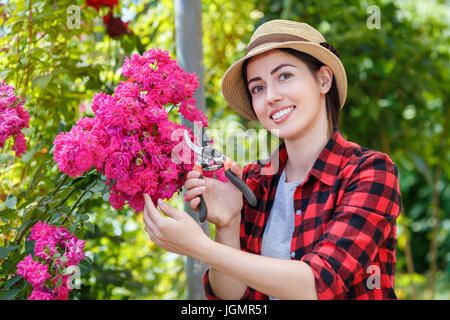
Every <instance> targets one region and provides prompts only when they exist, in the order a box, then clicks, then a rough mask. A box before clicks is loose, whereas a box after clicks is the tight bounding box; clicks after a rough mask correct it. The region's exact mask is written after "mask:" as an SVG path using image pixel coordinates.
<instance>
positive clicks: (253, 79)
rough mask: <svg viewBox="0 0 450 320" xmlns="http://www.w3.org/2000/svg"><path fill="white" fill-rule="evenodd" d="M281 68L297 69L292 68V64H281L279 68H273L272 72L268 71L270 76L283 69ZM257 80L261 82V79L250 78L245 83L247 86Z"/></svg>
mask: <svg viewBox="0 0 450 320" xmlns="http://www.w3.org/2000/svg"><path fill="white" fill-rule="evenodd" d="M283 67H294V68H297V67H296V66H294V65H292V64H289V63H282V64H280V65H279V66H277V67H275V68H274V69H273V70H272V71H270V75H273V74H274V73H275V72H277V71H278V70H280V69H281V68H283ZM258 80H261V77H256V78H252V79H250V80H249V81H248V82H247V85H249V84H250V82H252V81H258Z"/></svg>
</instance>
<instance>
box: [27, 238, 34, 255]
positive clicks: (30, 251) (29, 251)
mask: <svg viewBox="0 0 450 320" xmlns="http://www.w3.org/2000/svg"><path fill="white" fill-rule="evenodd" d="M35 244H36V240H31V241H25V252H26V253H27V255H28V254H31V255H33V254H34V246H35Z"/></svg>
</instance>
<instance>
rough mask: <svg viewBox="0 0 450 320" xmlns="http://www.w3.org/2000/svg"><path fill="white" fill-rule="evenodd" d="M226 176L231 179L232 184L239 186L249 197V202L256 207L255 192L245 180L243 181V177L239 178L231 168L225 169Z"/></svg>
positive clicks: (246, 197) (246, 196)
mask: <svg viewBox="0 0 450 320" xmlns="http://www.w3.org/2000/svg"><path fill="white" fill-rule="evenodd" d="M225 176H226V177H227V178H228V180H230V182H231V183H232V184H234V186H235V187H236V188H238V189H239V190H240V191H241V192H242V194H243V195H244V197H245V199H247V201H248V203H249V204H250V205H251V206H252V207H254V206H256V203H257V201H256V196H255V194H254V193H253V191H252V189H250V187H249V186H248V185H246V184H245V182H244V181H242V180H241V179H239V177H238V176H236V175H235V174H234V173H233V171H231V169H228V170H226V171H225Z"/></svg>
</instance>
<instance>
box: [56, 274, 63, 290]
mask: <svg viewBox="0 0 450 320" xmlns="http://www.w3.org/2000/svg"><path fill="white" fill-rule="evenodd" d="M61 284H62V277H61V278H59V279H58V281H57V282H56V286H57V287H58V289H59V287H61Z"/></svg>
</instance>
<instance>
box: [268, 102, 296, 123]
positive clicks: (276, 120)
mask: <svg viewBox="0 0 450 320" xmlns="http://www.w3.org/2000/svg"><path fill="white" fill-rule="evenodd" d="M290 107H294V109H293V110H291V111H290V112H288V113H286V114H285V115H283V116H282V117H281V118H279V119H273V118H272V116H273V115H270V119H272V121H273V122H275V123H276V124H279V123H282V122H283V121H285V120H286V119H287V118H289V116H290V115H291V114H292V112H294V111H295V109H297V107H296V106H290ZM290 107H287V108H283V109H281V110H284V109H288V108H290ZM281 110H280V111H281ZM275 113H276V112H275ZM275 113H274V114H275Z"/></svg>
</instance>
